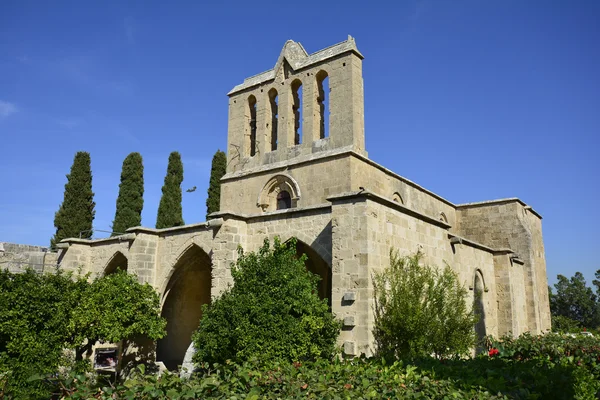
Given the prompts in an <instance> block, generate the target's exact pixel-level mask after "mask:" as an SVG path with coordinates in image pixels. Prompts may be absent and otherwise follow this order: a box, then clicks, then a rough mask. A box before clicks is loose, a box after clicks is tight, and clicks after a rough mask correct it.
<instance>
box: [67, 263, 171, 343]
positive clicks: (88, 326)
mask: <svg viewBox="0 0 600 400" xmlns="http://www.w3.org/2000/svg"><path fill="white" fill-rule="evenodd" d="M70 323H71V326H72V327H73V331H74V332H75V338H74V340H73V343H74V344H76V343H84V341H86V339H87V344H86V345H85V346H82V347H79V348H78V353H81V352H83V351H84V350H88V349H89V348H90V347H91V345H93V344H94V343H95V342H97V341H100V342H112V343H115V342H118V341H120V340H123V339H133V338H135V337H136V336H139V335H142V336H144V337H147V338H149V339H154V340H156V339H160V338H162V337H163V336H164V335H165V327H166V321H165V319H164V318H162V317H160V299H159V297H158V294H157V293H156V291H155V290H154V288H152V286H150V285H148V284H147V283H146V284H141V283H139V282H138V280H137V278H136V277H135V276H133V275H130V274H128V273H127V272H126V271H122V270H119V271H117V272H115V273H113V274H110V275H107V276H104V277H101V278H97V279H95V280H94V281H93V282H92V283H91V284H90V285H89V286H88V287H87V288H86V290H85V292H84V293H83V296H82V297H81V299H80V301H79V302H78V304H77V307H75V309H74V310H73V315H72V318H71V321H70Z"/></svg>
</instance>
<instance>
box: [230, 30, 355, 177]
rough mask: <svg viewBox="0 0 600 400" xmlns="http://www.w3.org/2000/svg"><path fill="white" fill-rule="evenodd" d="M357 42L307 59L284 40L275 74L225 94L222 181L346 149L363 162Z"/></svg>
mask: <svg viewBox="0 0 600 400" xmlns="http://www.w3.org/2000/svg"><path fill="white" fill-rule="evenodd" d="M362 59H363V56H362V54H361V53H360V52H359V51H358V49H357V47H356V43H355V41H354V38H352V37H351V36H348V39H347V40H346V41H344V42H341V43H338V44H336V45H333V46H331V47H328V48H325V49H323V50H320V51H318V52H316V53H313V54H310V55H309V54H308V53H307V52H306V50H304V47H302V45H301V44H300V43H298V42H294V41H293V40H288V41H287V42H286V43H285V45H284V46H283V49H282V50H281V53H280V54H279V58H278V59H277V62H276V63H275V66H274V68H273V69H271V70H268V71H265V72H263V73H260V74H258V75H254V76H251V77H249V78H246V79H245V80H244V82H243V83H242V84H240V85H237V86H236V87H234V88H233V89H232V90H231V91H230V92H229V93H228V96H229V125H228V137H227V160H228V164H227V173H235V172H238V171H250V170H252V169H255V168H258V167H264V166H266V165H268V164H273V163H279V162H284V161H287V160H292V159H296V158H302V157H307V156H311V155H313V154H315V153H319V152H323V151H331V150H334V149H342V148H346V149H348V150H353V151H355V152H357V153H360V154H362V155H365V156H366V151H365V138H364V135H365V133H364V94H363V78H362Z"/></svg>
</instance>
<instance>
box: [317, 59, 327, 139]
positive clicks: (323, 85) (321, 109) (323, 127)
mask: <svg viewBox="0 0 600 400" xmlns="http://www.w3.org/2000/svg"><path fill="white" fill-rule="evenodd" d="M317 89H318V90H317V113H318V120H319V139H323V138H326V137H329V76H328V75H327V72H326V71H323V70H321V71H319V72H318V73H317Z"/></svg>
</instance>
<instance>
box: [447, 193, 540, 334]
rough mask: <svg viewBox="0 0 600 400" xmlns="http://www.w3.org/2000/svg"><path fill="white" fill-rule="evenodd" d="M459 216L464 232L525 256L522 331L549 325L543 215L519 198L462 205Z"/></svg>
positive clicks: (520, 256)
mask: <svg viewBox="0 0 600 400" xmlns="http://www.w3.org/2000/svg"><path fill="white" fill-rule="evenodd" d="M457 216H458V226H457V232H459V233H460V234H461V235H463V236H465V237H467V238H470V239H472V240H476V241H478V242H480V243H483V244H484V245H486V246H489V247H492V248H495V249H510V250H512V252H514V253H515V256H518V258H519V259H520V260H522V262H523V281H524V285H525V296H524V297H525V302H526V312H525V316H524V317H523V319H522V324H521V326H522V329H521V331H527V330H529V331H533V332H542V331H546V330H548V329H550V318H549V312H550V311H549V310H550V305H549V302H548V286H547V277H546V262H545V256H544V247H543V240H542V236H541V217H540V216H539V215H538V214H537V213H535V211H533V210H532V209H531V207H528V206H527V205H526V204H525V203H523V202H521V201H520V200H518V199H505V200H499V201H491V202H484V203H471V204H464V205H459V206H457ZM538 275H540V276H539V277H538ZM511 281H512V280H511ZM512 283H513V284H514V285H517V286H518V285H520V282H518V281H512Z"/></svg>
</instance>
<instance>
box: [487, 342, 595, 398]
mask: <svg viewBox="0 0 600 400" xmlns="http://www.w3.org/2000/svg"><path fill="white" fill-rule="evenodd" d="M488 340H489V346H490V347H491V348H494V349H497V350H498V354H497V355H495V356H494V358H497V359H501V360H504V361H509V362H513V363H514V362H517V363H523V362H526V363H536V364H537V366H536V367H535V368H536V369H537V372H536V375H537V376H536V377H534V381H535V382H536V383H535V386H536V387H537V390H538V391H540V392H543V390H544V387H545V386H546V387H548V388H549V389H548V390H547V391H546V392H544V394H545V395H544V396H542V398H564V399H567V398H576V399H593V398H596V396H598V395H600V340H599V339H598V338H596V337H592V336H587V335H560V334H555V333H548V334H546V335H539V336H533V335H531V334H529V333H525V334H523V335H521V336H519V337H518V338H512V337H510V336H505V337H502V338H500V339H499V340H495V339H493V338H489V339H488ZM552 370H554V371H558V370H562V372H561V374H562V375H563V376H562V377H561V374H553V373H550V372H549V371H552ZM565 377H566V379H565ZM553 385H554V387H553Z"/></svg>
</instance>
